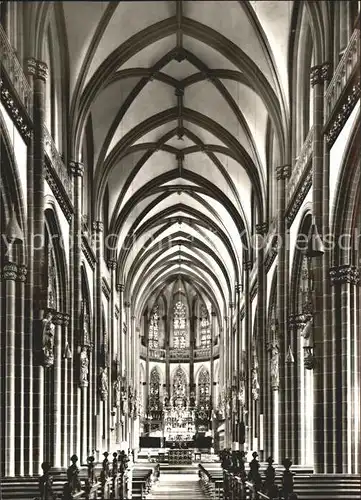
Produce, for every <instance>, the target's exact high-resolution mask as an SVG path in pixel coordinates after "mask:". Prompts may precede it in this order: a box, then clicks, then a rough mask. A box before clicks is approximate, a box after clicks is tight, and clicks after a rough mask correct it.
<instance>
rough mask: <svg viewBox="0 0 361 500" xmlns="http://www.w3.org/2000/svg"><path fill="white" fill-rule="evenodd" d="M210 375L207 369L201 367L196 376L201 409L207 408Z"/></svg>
mask: <svg viewBox="0 0 361 500" xmlns="http://www.w3.org/2000/svg"><path fill="white" fill-rule="evenodd" d="M209 386H210V377H209V371H208V370H207V369H206V368H202V371H201V372H200V374H199V377H198V401H199V407H200V409H201V410H208V409H209V402H210V399H209V395H210V392H209V391H210V387H209Z"/></svg>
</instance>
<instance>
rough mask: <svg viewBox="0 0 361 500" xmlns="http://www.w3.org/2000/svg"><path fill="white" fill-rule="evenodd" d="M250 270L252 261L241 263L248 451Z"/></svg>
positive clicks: (250, 332)
mask: <svg viewBox="0 0 361 500" xmlns="http://www.w3.org/2000/svg"><path fill="white" fill-rule="evenodd" d="M251 269H252V261H251V260H247V261H245V262H244V263H243V272H244V322H245V332H244V348H245V351H246V366H244V367H243V368H244V371H245V373H246V374H247V375H246V398H245V409H244V412H245V416H246V418H245V422H244V423H245V426H246V428H247V427H248V432H247V439H248V446H249V449H250V448H252V447H253V442H252V429H250V426H251V408H252V377H251V369H252V345H251V344H252V308H251V302H252V301H251V291H250V273H251Z"/></svg>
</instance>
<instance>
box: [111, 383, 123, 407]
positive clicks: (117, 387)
mask: <svg viewBox="0 0 361 500" xmlns="http://www.w3.org/2000/svg"><path fill="white" fill-rule="evenodd" d="M113 389H114V405H115V406H116V407H117V408H120V406H121V403H122V397H121V391H122V379H121V376H120V375H118V376H117V379H116V381H115V382H114V385H113Z"/></svg>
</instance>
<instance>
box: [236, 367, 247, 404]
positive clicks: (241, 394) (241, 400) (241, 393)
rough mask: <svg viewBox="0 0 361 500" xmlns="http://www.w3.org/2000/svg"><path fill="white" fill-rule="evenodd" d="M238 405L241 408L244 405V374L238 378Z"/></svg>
mask: <svg viewBox="0 0 361 500" xmlns="http://www.w3.org/2000/svg"><path fill="white" fill-rule="evenodd" d="M238 399H239V404H240V406H241V407H242V408H243V407H244V406H245V405H246V378H245V376H244V374H241V375H240V377H239V393H238Z"/></svg>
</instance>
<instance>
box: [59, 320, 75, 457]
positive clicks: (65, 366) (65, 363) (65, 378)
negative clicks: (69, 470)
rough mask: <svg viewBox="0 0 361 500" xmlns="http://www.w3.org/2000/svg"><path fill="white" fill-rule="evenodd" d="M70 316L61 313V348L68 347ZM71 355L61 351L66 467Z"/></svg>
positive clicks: (63, 440)
mask: <svg viewBox="0 0 361 500" xmlns="http://www.w3.org/2000/svg"><path fill="white" fill-rule="evenodd" d="M69 320H70V316H69V315H68V314H63V338H64V344H63V346H62V347H63V348H64V349H65V347H66V345H68V347H69V349H70V346H69V343H68V341H69V336H68V326H69ZM68 355H73V353H72V352H71V351H68V352H65V350H64V351H62V353H61V357H62V369H61V372H62V377H61V380H62V383H63V391H62V400H61V402H62V410H63V418H62V425H61V435H62V440H61V442H62V450H61V451H62V466H63V467H66V466H68V464H69V457H71V455H72V451H71V448H70V446H69V432H70V421H69V391H70V388H69V365H70V364H71V359H69V358H68V357H67V356H68Z"/></svg>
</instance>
